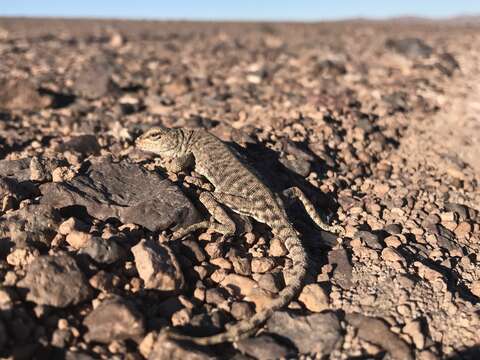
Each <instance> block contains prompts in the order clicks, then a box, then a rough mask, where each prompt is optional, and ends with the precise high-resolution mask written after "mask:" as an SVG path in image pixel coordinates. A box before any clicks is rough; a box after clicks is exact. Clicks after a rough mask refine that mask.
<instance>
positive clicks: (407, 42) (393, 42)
mask: <svg viewBox="0 0 480 360" xmlns="http://www.w3.org/2000/svg"><path fill="white" fill-rule="evenodd" d="M385 46H386V47H387V48H389V49H391V50H394V51H395V52H397V53H399V54H402V55H405V56H407V57H410V58H427V57H429V56H430V55H431V54H432V52H433V49H432V47H431V46H429V45H427V44H426V43H425V42H424V41H423V40H422V39H419V38H403V39H388V40H387V41H386V42H385Z"/></svg>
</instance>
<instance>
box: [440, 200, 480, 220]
mask: <svg viewBox="0 0 480 360" xmlns="http://www.w3.org/2000/svg"><path fill="white" fill-rule="evenodd" d="M445 209H446V210H447V211H453V212H455V213H457V214H458V216H459V218H460V220H468V219H473V218H475V216H476V214H475V210H474V209H472V208H469V207H468V206H466V205H462V204H457V203H446V204H445Z"/></svg>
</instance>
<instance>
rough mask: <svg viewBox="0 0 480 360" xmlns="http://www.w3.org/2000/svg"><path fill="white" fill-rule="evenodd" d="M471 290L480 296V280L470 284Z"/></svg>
mask: <svg viewBox="0 0 480 360" xmlns="http://www.w3.org/2000/svg"><path fill="white" fill-rule="evenodd" d="M470 291H471V292H472V294H473V295H475V296H476V297H479V298H480V280H475V281H472V284H471V285H470Z"/></svg>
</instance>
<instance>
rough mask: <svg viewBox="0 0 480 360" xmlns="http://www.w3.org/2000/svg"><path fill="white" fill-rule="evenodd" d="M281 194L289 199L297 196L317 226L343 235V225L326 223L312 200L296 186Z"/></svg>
mask: <svg viewBox="0 0 480 360" xmlns="http://www.w3.org/2000/svg"><path fill="white" fill-rule="evenodd" d="M282 194H283V196H285V197H287V198H289V199H291V198H297V199H298V200H300V202H301V203H302V205H303V207H304V208H305V211H306V212H307V214H308V216H310V218H311V219H312V220H313V222H314V223H315V224H317V226H318V227H319V228H320V229H322V230H325V231H328V232H331V233H334V234H337V235H343V234H344V233H345V230H344V229H343V227H341V226H340V225H329V224H327V223H326V222H325V221H324V220H323V219H322V217H321V216H320V214H319V213H318V212H317V210H316V209H315V206H313V204H312V202H311V201H310V200H308V198H307V197H306V196H305V194H304V193H303V191H302V190H300V189H299V188H298V187H296V186H294V187H291V188H288V189H286V190H284V191H283V192H282Z"/></svg>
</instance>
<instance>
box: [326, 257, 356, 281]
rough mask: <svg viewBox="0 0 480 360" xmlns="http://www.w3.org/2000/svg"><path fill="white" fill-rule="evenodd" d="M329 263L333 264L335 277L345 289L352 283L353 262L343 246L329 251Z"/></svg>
mask: <svg viewBox="0 0 480 360" xmlns="http://www.w3.org/2000/svg"><path fill="white" fill-rule="evenodd" d="M328 263H329V264H331V265H332V266H333V279H334V280H335V281H336V282H337V283H338V285H340V286H341V287H342V288H344V289H349V288H350V287H351V286H352V285H353V282H352V264H351V263H350V259H349V258H348V255H347V252H346V251H345V249H343V248H338V249H333V250H331V251H330V252H329V253H328Z"/></svg>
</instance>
